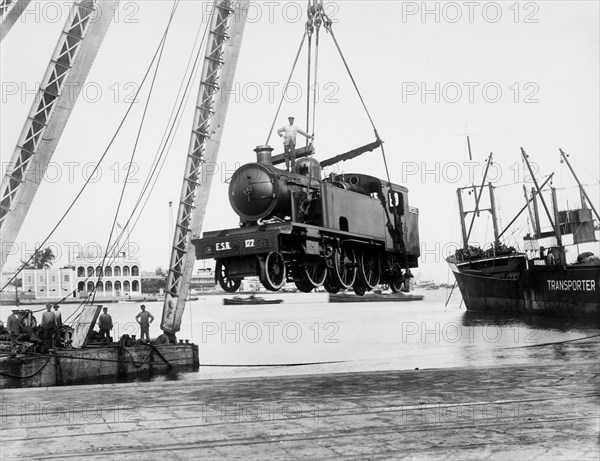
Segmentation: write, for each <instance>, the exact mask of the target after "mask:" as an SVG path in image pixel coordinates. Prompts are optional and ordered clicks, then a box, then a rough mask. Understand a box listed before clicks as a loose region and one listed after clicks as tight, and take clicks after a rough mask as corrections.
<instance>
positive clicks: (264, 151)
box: [254, 145, 273, 165]
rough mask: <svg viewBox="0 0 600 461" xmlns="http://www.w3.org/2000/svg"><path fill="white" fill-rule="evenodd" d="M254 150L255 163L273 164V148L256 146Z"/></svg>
mask: <svg viewBox="0 0 600 461" xmlns="http://www.w3.org/2000/svg"><path fill="white" fill-rule="evenodd" d="M254 152H256V162H257V163H262V164H264V165H273V161H272V160H271V152H273V148H272V147H271V146H266V145H265V146H256V148H255V149H254Z"/></svg>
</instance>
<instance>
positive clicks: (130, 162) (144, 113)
mask: <svg viewBox="0 0 600 461" xmlns="http://www.w3.org/2000/svg"><path fill="white" fill-rule="evenodd" d="M178 6H179V0H175V2H174V3H173V8H172V9H171V16H170V17H169V22H168V23H167V27H166V29H165V32H164V34H163V37H162V40H161V42H160V44H159V53H158V58H157V60H156V67H155V68H154V75H153V76H152V81H151V82H150V88H149V90H148V97H147V98H146V103H145V105H144V111H143V112H142V117H141V120H140V124H139V127H138V131H137V134H136V137H135V142H134V145H133V149H132V151H131V156H130V158H129V163H128V166H127V173H126V174H125V180H124V181H123V187H122V188H121V194H120V196H119V201H118V203H117V209H116V210H115V213H114V218H113V222H112V226H111V229H110V233H109V235H108V241H107V242H106V250H105V252H104V256H103V258H102V263H101V264H100V275H99V276H98V281H97V282H96V286H95V287H94V292H93V294H92V299H91V304H93V303H94V301H95V300H96V292H97V291H98V284H99V283H100V282H101V281H102V278H103V276H104V267H105V263H106V259H107V257H108V252H109V251H110V242H111V240H112V237H113V234H114V232H115V227H116V225H117V219H118V217H119V211H120V210H121V206H122V204H123V198H124V196H125V190H126V189H127V184H128V182H129V175H130V173H131V166H132V165H133V160H134V159H135V154H136V153H137V147H138V144H139V141H140V137H141V135H142V129H143V128H144V123H145V121H146V114H147V113H148V106H149V105H150V100H151V98H152V92H153V90H154V84H155V83H156V76H157V75H158V69H159V68H160V64H161V61H162V56H163V52H164V50H165V44H166V43H167V36H168V34H169V29H170V27H171V22H172V20H173V16H174V15H175V12H176V11H177V7H178Z"/></svg>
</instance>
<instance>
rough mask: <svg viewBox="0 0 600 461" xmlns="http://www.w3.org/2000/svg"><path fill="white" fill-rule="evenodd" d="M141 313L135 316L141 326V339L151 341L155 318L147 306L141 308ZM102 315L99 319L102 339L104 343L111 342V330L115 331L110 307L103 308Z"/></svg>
mask: <svg viewBox="0 0 600 461" xmlns="http://www.w3.org/2000/svg"><path fill="white" fill-rule="evenodd" d="M140 309H141V311H140V312H138V315H136V316H135V320H136V322H137V323H138V324H139V325H140V339H141V340H142V341H144V340H145V341H150V324H151V323H152V322H153V321H154V316H153V315H152V314H151V313H150V312H148V311H147V310H146V306H145V305H144V304H142V305H141V306H140ZM102 311H103V312H102V314H100V316H99V317H98V328H99V329H100V338H101V339H102V342H103V343H107V342H110V341H111V338H110V330H112V329H113V320H112V317H111V316H110V314H109V313H108V307H103V308H102Z"/></svg>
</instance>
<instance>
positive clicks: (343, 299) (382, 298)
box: [329, 293, 423, 303]
mask: <svg viewBox="0 0 600 461" xmlns="http://www.w3.org/2000/svg"><path fill="white" fill-rule="evenodd" d="M422 299H423V295H409V294H404V293H365V294H364V295H363V296H358V295H355V294H354V293H335V294H333V293H330V294H329V302H330V303H371V302H404V301H421V300H422Z"/></svg>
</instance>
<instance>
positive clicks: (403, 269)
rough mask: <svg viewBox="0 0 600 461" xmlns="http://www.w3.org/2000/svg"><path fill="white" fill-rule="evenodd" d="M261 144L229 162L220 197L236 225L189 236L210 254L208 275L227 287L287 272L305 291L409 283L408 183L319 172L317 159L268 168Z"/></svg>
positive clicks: (412, 248) (271, 283)
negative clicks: (243, 159)
mask: <svg viewBox="0 0 600 461" xmlns="http://www.w3.org/2000/svg"><path fill="white" fill-rule="evenodd" d="M271 150H272V149H271V148H270V147H269V146H259V147H257V148H256V149H255V152H256V153H257V161H256V162H253V163H248V164H246V165H243V166H241V167H240V168H239V169H238V170H236V171H235V172H234V174H233V175H232V177H231V180H230V185H229V201H230V204H231V207H232V209H233V210H234V211H235V213H236V214H237V215H238V216H239V217H240V227H239V228H236V229H226V230H221V231H214V232H205V233H204V236H203V238H202V239H197V240H193V243H194V245H195V247H196V257H197V258H198V259H207V258H214V259H215V260H216V271H215V274H216V279H217V282H218V283H219V284H220V286H221V287H222V288H223V289H224V290H226V291H228V292H233V291H236V290H237V289H238V288H239V287H240V285H241V282H242V280H243V279H244V278H245V277H251V276H258V277H259V278H260V280H261V282H262V284H263V285H264V286H265V288H267V289H268V290H272V291H276V290H278V289H279V288H281V287H282V286H283V285H284V284H285V283H286V282H294V283H295V285H296V287H297V288H298V289H299V290H301V291H304V292H309V291H311V290H312V289H314V288H316V287H318V286H320V285H323V286H324V287H325V288H326V289H327V291H329V292H332V293H335V292H337V291H339V290H340V289H348V288H353V289H354V291H355V292H356V293H357V294H359V295H362V294H364V293H365V291H368V290H371V289H373V288H374V287H375V286H376V285H378V284H380V283H381V284H388V285H389V286H390V287H391V288H392V290H393V291H398V290H400V289H402V288H404V289H407V288H408V279H409V278H410V277H411V276H412V275H411V273H410V268H412V267H417V259H418V257H419V236H418V210H417V209H416V208H412V207H409V205H408V190H407V189H406V188H405V187H403V186H399V185H395V184H390V183H387V182H386V181H383V180H381V179H378V178H376V177H373V176H369V175H364V174H343V175H334V174H332V175H330V176H329V177H327V178H325V179H321V168H320V165H319V162H317V161H316V160H315V159H314V158H312V157H310V158H302V159H300V160H299V161H297V163H296V168H295V171H293V172H288V171H286V170H282V169H279V168H277V167H276V166H275V165H274V163H275V162H274V161H273V159H272V158H271Z"/></svg>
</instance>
